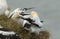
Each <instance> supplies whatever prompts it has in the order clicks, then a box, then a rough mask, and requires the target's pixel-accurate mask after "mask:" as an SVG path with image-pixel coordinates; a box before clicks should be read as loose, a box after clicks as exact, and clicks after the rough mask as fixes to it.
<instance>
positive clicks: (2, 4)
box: [0, 0, 7, 15]
mask: <svg viewBox="0 0 60 39" xmlns="http://www.w3.org/2000/svg"><path fill="white" fill-rule="evenodd" d="M6 9H7V2H6V0H0V15H2V14H4V12H5V10H6Z"/></svg>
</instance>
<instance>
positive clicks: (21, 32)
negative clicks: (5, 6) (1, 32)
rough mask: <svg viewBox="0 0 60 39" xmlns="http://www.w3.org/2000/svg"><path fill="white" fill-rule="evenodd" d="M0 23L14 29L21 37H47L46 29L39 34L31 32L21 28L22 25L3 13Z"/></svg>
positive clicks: (45, 38)
mask: <svg viewBox="0 0 60 39" xmlns="http://www.w3.org/2000/svg"><path fill="white" fill-rule="evenodd" d="M0 25H2V26H3V27H5V28H7V29H9V30H11V31H15V32H16V33H17V34H18V35H19V36H20V37H21V38H22V39H49V32H48V31H41V32H40V33H41V34H40V35H37V34H35V33H31V32H30V31H27V30H25V29H24V28H22V27H21V26H22V25H19V24H18V23H17V22H16V21H14V20H12V19H9V18H7V17H6V16H5V15H1V16H0Z"/></svg>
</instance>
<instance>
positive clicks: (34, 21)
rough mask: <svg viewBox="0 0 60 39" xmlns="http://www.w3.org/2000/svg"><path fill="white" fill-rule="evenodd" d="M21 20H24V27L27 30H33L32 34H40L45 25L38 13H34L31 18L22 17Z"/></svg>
mask: <svg viewBox="0 0 60 39" xmlns="http://www.w3.org/2000/svg"><path fill="white" fill-rule="evenodd" d="M26 17H27V16H26ZM21 18H22V19H24V22H23V26H25V27H27V28H25V29H27V30H31V32H35V33H37V34H39V32H40V31H41V28H42V25H43V21H41V20H40V19H39V16H38V14H37V12H35V11H32V12H31V16H30V17H28V18H25V17H21Z"/></svg>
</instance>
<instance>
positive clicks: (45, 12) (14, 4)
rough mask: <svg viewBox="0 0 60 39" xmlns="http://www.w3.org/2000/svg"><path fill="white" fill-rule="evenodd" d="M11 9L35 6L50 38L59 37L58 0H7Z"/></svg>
mask: <svg viewBox="0 0 60 39" xmlns="http://www.w3.org/2000/svg"><path fill="white" fill-rule="evenodd" d="M7 2H8V4H9V5H10V7H11V9H12V10H14V9H16V8H24V7H35V8H34V9H33V10H35V11H37V12H38V14H39V17H40V19H41V20H43V21H44V25H43V27H45V28H46V29H47V30H48V31H49V32H50V39H60V35H59V34H60V0H7Z"/></svg>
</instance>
